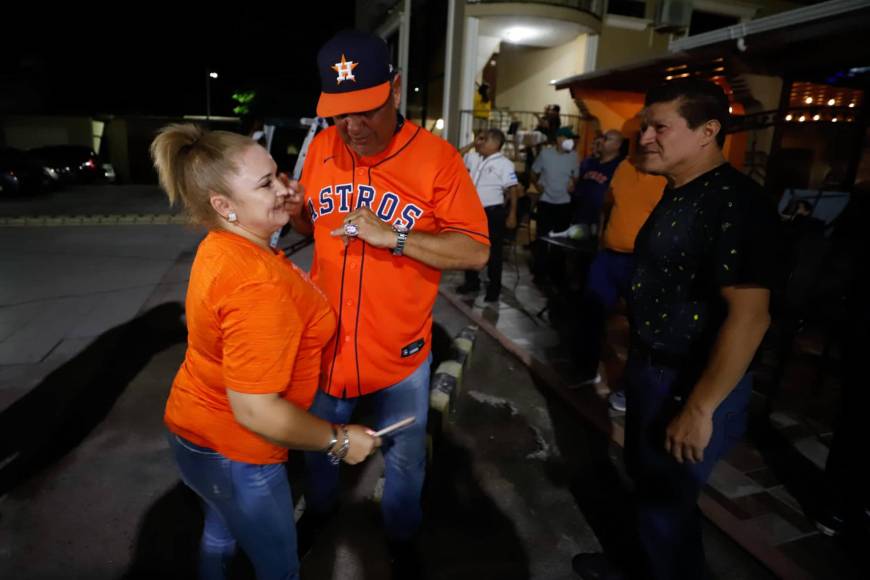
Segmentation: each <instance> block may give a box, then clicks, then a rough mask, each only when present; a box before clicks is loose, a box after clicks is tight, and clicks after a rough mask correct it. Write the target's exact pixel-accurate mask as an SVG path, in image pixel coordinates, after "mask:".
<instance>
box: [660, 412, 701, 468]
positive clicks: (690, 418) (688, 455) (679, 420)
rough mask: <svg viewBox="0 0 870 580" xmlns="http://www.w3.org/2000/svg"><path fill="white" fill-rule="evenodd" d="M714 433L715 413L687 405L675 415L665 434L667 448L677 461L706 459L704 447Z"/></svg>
mask: <svg viewBox="0 0 870 580" xmlns="http://www.w3.org/2000/svg"><path fill="white" fill-rule="evenodd" d="M712 435H713V414H712V413H707V412H705V411H702V410H701V409H699V408H697V407H690V406H686V407H684V408H683V410H682V411H680V414H679V415H677V416H676V417H674V419H673V421H671V424H670V425H668V429H667V432H666V436H665V450H666V451H667V452H668V453H670V454H671V455H673V456H674V459H676V460H677V463H683V462H689V463H698V462H700V461H703V460H704V449H706V448H707V445H709V443H710V437H711V436H712Z"/></svg>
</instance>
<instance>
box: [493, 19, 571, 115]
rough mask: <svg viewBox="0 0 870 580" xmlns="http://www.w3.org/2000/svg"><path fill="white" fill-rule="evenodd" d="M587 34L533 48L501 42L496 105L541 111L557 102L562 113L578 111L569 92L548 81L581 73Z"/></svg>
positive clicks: (519, 109) (515, 109)
mask: <svg viewBox="0 0 870 580" xmlns="http://www.w3.org/2000/svg"><path fill="white" fill-rule="evenodd" d="M586 39H587V35H585V34H581V35H579V36H578V37H577V38H575V39H574V40H573V41H570V42H566V43H565V44H562V45H560V46H556V47H553V48H535V47H530V46H522V45H516V44H509V43H507V42H503V43H501V48H500V50H499V55H498V71H497V81H496V86H497V90H498V93H497V94H496V98H495V104H496V107H498V108H499V109H502V108H508V109H510V110H512V111H534V112H539V111H543V110H544V107H545V106H546V105H550V104H558V105H559V107H560V108H561V110H562V113H563V114H570V115H577V114H579V113H580V110H579V109H578V108H577V105H576V103H574V100H573V99H572V98H571V94H570V92H569V91H557V90H556V88H555V87H554V86H553V85H551V84H550V81H552V80H557V79H561V78H565V77H568V76H571V75H576V74H579V73H581V72H582V71H583V70H584V69H585V60H586Z"/></svg>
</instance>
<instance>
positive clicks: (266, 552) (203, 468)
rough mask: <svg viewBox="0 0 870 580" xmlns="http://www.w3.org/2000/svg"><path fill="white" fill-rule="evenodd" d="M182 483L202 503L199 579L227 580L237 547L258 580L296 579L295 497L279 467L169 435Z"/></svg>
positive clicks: (278, 465) (282, 466) (297, 567)
mask: <svg viewBox="0 0 870 580" xmlns="http://www.w3.org/2000/svg"><path fill="white" fill-rule="evenodd" d="M169 446H170V448H171V449H172V453H173V455H174V456H175V462H176V464H177V465H178V469H179V470H180V471H181V479H182V480H183V481H184V483H185V484H187V486H188V487H189V488H191V489H192V490H193V491H195V492H196V494H197V495H199V497H200V498H201V499H202V501H203V504H204V506H205V526H204V527H203V531H202V540H201V541H200V556H199V577H200V578H203V579H208V580H211V579H222V578H226V576H227V570H228V567H229V563H230V561H231V560H232V557H233V555H234V554H235V552H236V542H238V543H239V544H240V545H241V547H242V550H244V551H245V553H246V554H247V555H248V557H249V558H250V560H251V562H252V563H253V565H254V569H255V570H256V573H257V578H258V579H259V580H266V579H276V580H277V579H281V580H296V579H298V578H299V558H298V556H297V554H296V524H295V522H294V520H293V497H292V496H291V493H290V484H289V483H288V481H287V471H286V469H285V467H284V464H283V463H277V464H271V465H256V464H251V463H242V462H239V461H233V460H231V459H227V458H226V457H224V456H223V455H221V454H220V453H218V452H216V451H213V450H211V449H208V448H207V447H200V446H199V445H194V444H193V443H191V442H190V441H188V440H186V439H184V438H182V437H179V436H177V435H175V434H172V433H170V434H169Z"/></svg>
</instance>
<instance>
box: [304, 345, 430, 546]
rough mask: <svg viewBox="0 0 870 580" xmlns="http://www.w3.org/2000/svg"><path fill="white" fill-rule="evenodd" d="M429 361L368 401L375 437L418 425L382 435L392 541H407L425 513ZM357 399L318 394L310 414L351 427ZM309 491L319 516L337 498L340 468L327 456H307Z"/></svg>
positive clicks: (385, 498)
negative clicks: (394, 427) (409, 421)
mask: <svg viewBox="0 0 870 580" xmlns="http://www.w3.org/2000/svg"><path fill="white" fill-rule="evenodd" d="M431 363H432V356H431V355H430V356H429V358H428V359H427V360H426V362H424V363H423V364H422V365H420V366H419V367H418V368H417V370H415V371H414V372H413V373H411V375H410V376H408V377H407V378H405V379H403V380H401V381H399V382H398V383H396V384H395V385H393V386H391V387H388V388H386V389H382V390H380V391H377V392H375V393H372V394H370V395H363V397H365V398H366V399H369V400H371V401H372V402H373V404H374V408H375V413H376V419H375V420H376V421H377V423H376V424H375V425H370V427H371V428H372V429H374V430H375V431H377V430H379V429H382V428H384V427H386V426H388V425H391V424H393V423H395V422H397V421H400V420H402V419H405V418H406V417H412V416H413V417H414V418H415V419H416V420H415V421H414V423H413V424H412V425H410V426H408V427H405V428H403V429H400V430H399V431H395V432H393V433H391V434H389V435H385V436H384V437H383V439H382V441H383V443H382V445H381V451H382V452H383V454H384V463H385V470H384V496H383V499H382V500H381V512H382V513H383V517H384V525H385V527H386V532H387V537H388V538H389V539H390V540H392V541H399V542H402V541H407V540H410V539H411V538H412V537H413V536H414V535H415V534H416V533H417V530H418V529H419V528H420V523H421V521H422V519H423V510H422V507H421V505H420V496H421V493H422V490H423V478H424V476H425V474H426V420H427V418H428V413H429V366H430V365H431ZM358 401H359V398H356V397H355V398H350V399H340V398H337V397H333V396H331V395H328V394H326V393H325V392H323V391H318V392H317V396H316V397H315V398H314V403H313V404H312V405H311V409H310V412H311V413H312V414H314V415H316V416H318V417H320V418H322V419H325V420H326V421H330V422H331V423H350V420H351V415H352V414H353V410H354V408H355V407H356V405H357V402H358ZM305 463H306V465H307V467H308V478H309V484H308V491H307V494H306V504H307V507H308V509H310V510H312V511H313V512H314V513H317V514H326V513H328V512H329V511H331V510H332V509H333V507H334V506H335V503H336V499H337V497H338V466H337V465H332V463H331V462H330V461H329V458H328V457H327V456H326V454H325V453H306V454H305Z"/></svg>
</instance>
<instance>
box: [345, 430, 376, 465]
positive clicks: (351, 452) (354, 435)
mask: <svg viewBox="0 0 870 580" xmlns="http://www.w3.org/2000/svg"><path fill="white" fill-rule="evenodd" d="M373 433H374V431H372V430H371V429H369V428H368V427H363V426H362V425H348V426H347V435H348V437H349V438H350V447H349V448H348V450H347V455H346V456H345V457H344V462H345V463H348V464H350V465H356V464H357V463H360V462H362V461H365V459H366V458H367V457H368V456H369V455H371V454H372V453H374V452H375V449H377V448H378V447H380V446H381V438H380V437H374V436H373Z"/></svg>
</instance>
